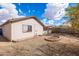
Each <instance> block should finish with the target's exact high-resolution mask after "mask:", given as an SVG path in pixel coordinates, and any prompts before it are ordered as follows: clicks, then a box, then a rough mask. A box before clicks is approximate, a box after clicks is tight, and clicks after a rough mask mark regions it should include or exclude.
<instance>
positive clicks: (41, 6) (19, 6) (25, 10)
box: [0, 3, 76, 25]
mask: <svg viewBox="0 0 79 59" xmlns="http://www.w3.org/2000/svg"><path fill="white" fill-rule="evenodd" d="M6 5H7V6H6ZM6 5H5V4H1V6H0V9H2V7H3V6H4V7H3V11H2V10H0V13H3V14H0V15H2V16H3V15H4V14H6V15H9V14H11V13H13V15H14V14H15V16H17V14H18V15H19V16H35V17H37V18H38V19H39V20H41V21H42V22H43V23H47V22H48V19H46V17H44V15H43V14H44V13H45V9H46V8H47V3H13V4H6ZM75 5H76V4H75V3H69V6H75ZM53 9H54V8H53ZM7 10H8V12H9V14H7V13H8V12H7ZM4 11H6V12H5V13H4ZM10 11H12V12H10ZM51 11H52V10H51ZM51 11H50V15H51ZM10 16H11V15H10ZM10 16H9V17H10ZM1 19H3V18H1ZM5 19H6V17H5ZM43 19H46V20H44V21H43ZM66 20H67V17H63V18H61V19H59V20H54V21H50V22H51V23H52V24H53V25H61V24H63V23H64V22H65V21H66Z"/></svg>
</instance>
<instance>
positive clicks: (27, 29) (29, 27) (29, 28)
mask: <svg viewBox="0 0 79 59" xmlns="http://www.w3.org/2000/svg"><path fill="white" fill-rule="evenodd" d="M22 32H23V33H27V32H32V25H27V24H22Z"/></svg>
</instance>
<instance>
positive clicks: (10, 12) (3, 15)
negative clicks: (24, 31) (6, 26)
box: [0, 3, 20, 23]
mask: <svg viewBox="0 0 79 59" xmlns="http://www.w3.org/2000/svg"><path fill="white" fill-rule="evenodd" d="M0 7H2V9H0V23H1V22H2V23H3V22H5V21H6V20H8V19H11V18H17V17H20V16H19V15H18V11H17V10H16V6H15V5H14V4H11V3H5V4H3V3H0Z"/></svg>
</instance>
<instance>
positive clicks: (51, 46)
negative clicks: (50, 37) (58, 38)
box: [36, 42, 79, 56]
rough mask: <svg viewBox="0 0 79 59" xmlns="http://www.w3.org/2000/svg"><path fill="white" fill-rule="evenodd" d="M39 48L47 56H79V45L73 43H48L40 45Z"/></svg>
mask: <svg viewBox="0 0 79 59" xmlns="http://www.w3.org/2000/svg"><path fill="white" fill-rule="evenodd" d="M37 50H39V51H40V52H42V53H43V55H45V56H79V46H74V45H72V44H63V43H58V42H57V43H48V44H46V45H42V46H40V47H38V48H37ZM36 55H39V54H36Z"/></svg>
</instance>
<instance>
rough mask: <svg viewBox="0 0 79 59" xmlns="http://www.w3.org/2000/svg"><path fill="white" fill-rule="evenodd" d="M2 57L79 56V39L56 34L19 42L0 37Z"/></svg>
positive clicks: (0, 53)
mask: <svg viewBox="0 0 79 59" xmlns="http://www.w3.org/2000/svg"><path fill="white" fill-rule="evenodd" d="M0 55H1V56H6V55H7V56H18V55H19V56H63V55H65V56H71V55H72V56H75V55H76V56H79V37H75V36H72V35H68V34H58V33H54V34H51V35H48V36H37V37H34V38H31V39H26V40H23V41H19V42H9V41H7V40H5V39H4V38H3V37H2V36H0Z"/></svg>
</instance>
